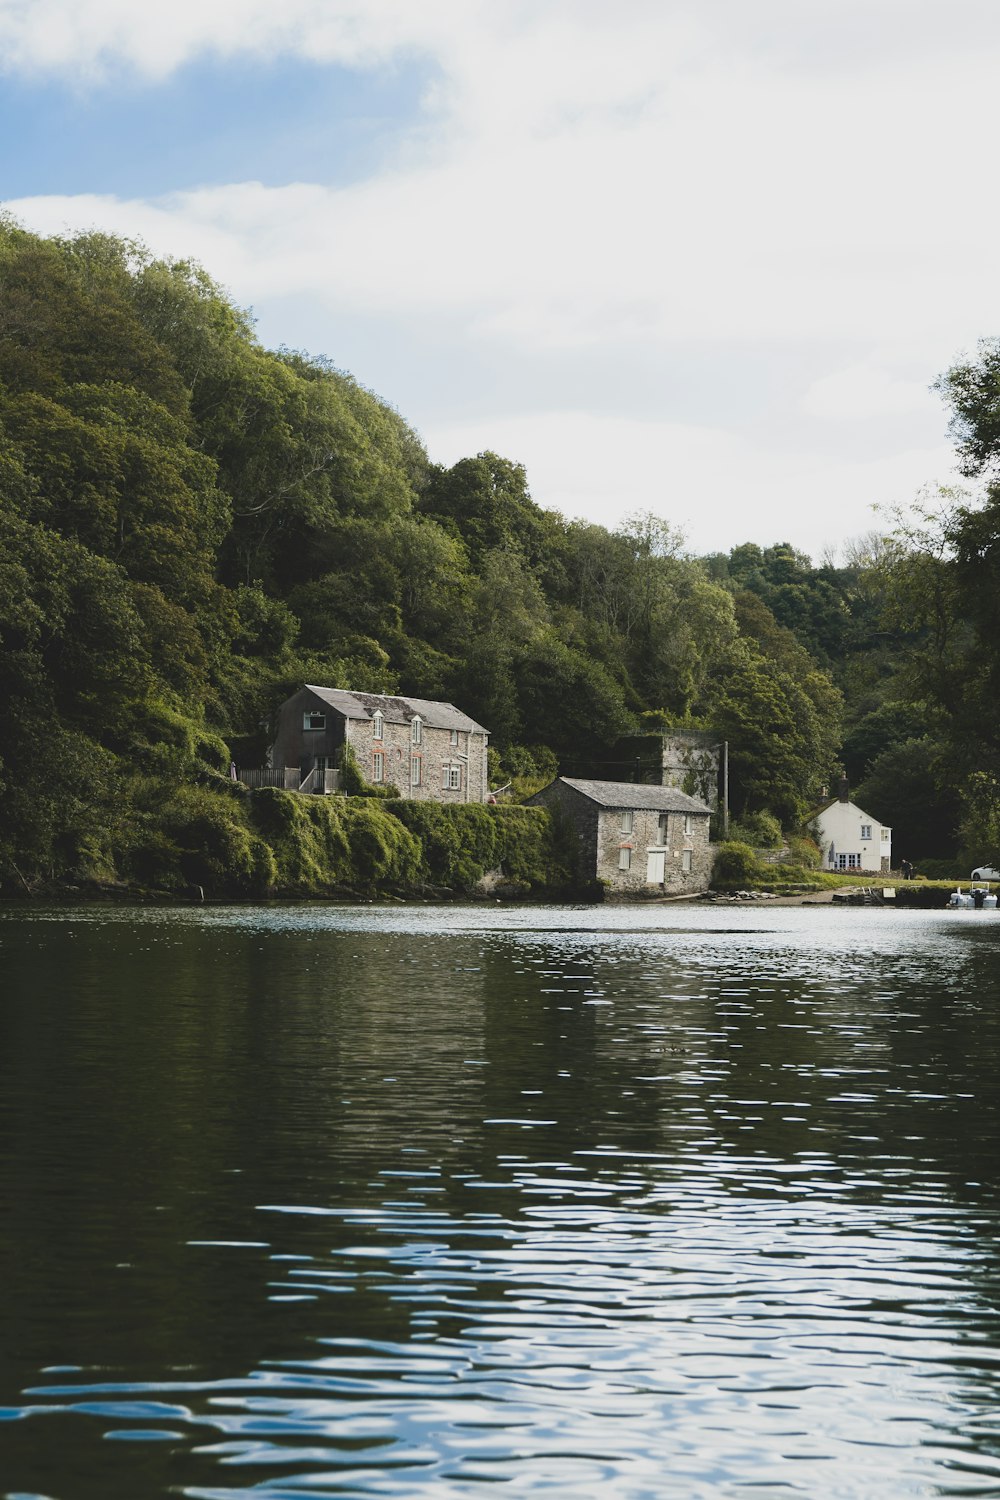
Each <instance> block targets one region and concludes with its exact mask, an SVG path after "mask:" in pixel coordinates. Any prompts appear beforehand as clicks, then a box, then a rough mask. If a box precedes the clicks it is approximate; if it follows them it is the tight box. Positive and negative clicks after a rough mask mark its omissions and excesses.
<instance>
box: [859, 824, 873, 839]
mask: <svg viewBox="0 0 1000 1500" xmlns="http://www.w3.org/2000/svg"><path fill="white" fill-rule="evenodd" d="M871 836H872V825H871V824H870V823H862V825H861V837H862V838H863V839H870V838H871Z"/></svg>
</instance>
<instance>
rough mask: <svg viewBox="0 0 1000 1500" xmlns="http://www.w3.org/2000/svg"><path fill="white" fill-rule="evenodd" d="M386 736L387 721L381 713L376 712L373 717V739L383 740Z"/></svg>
mask: <svg viewBox="0 0 1000 1500" xmlns="http://www.w3.org/2000/svg"><path fill="white" fill-rule="evenodd" d="M384 738H385V721H384V719H383V718H382V715H381V713H376V714H375V717H374V719H372V739H375V740H381V739H384Z"/></svg>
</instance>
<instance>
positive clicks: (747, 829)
mask: <svg viewBox="0 0 1000 1500" xmlns="http://www.w3.org/2000/svg"><path fill="white" fill-rule="evenodd" d="M729 836H730V840H731V841H732V842H734V843H742V844H749V845H750V847H751V848H752V849H778V848H780V847H781V824H780V823H779V822H778V820H777V818H776V817H775V816H774V814H773V813H769V812H747V813H744V814H743V816H742V817H741V818H738V819H737V820H736V821H735V822H733V823H731V824H730V829H729Z"/></svg>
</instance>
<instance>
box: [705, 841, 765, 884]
mask: <svg viewBox="0 0 1000 1500" xmlns="http://www.w3.org/2000/svg"><path fill="white" fill-rule="evenodd" d="M760 878H761V873H760V867H759V866H758V864H757V856H756V855H755V854H754V852H753V850H752V849H751V847H750V845H749V844H744V843H740V842H739V841H738V840H736V839H733V840H731V841H730V842H729V843H726V844H720V845H719V847H718V850H717V852H716V855H715V864H714V866H713V867H712V884H713V885H715V886H745V885H753V884H754V883H755V882H756V881H758V880H759V879H760Z"/></svg>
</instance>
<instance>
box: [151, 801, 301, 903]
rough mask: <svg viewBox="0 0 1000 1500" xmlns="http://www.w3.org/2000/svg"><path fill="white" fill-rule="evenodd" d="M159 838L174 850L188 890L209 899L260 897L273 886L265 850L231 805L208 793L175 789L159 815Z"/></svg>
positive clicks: (271, 863) (270, 857)
mask: <svg viewBox="0 0 1000 1500" xmlns="http://www.w3.org/2000/svg"><path fill="white" fill-rule="evenodd" d="M162 833H163V835H165V837H166V839H167V840H169V841H170V842H172V843H173V844H175V845H176V847H177V849H178V851H179V857H178V863H179V867H180V871H181V874H182V875H183V876H184V879H185V880H187V881H188V882H189V883H190V884H192V885H201V886H204V887H205V888H206V890H208V891H210V892H212V893H213V894H218V893H223V892H227V891H239V892H242V893H247V894H250V893H253V894H260V893H262V892H263V891H266V890H267V889H268V888H269V887H270V886H272V885H273V884H274V880H275V875H276V873H277V871H276V865H275V860H274V855H273V853H272V851H271V849H270V848H269V847H268V845H267V844H266V843H265V842H264V840H263V839H262V838H260V837H259V836H258V835H257V834H256V833H254V832H253V831H252V830H251V829H250V828H248V827H247V826H246V824H245V823H244V822H243V821H242V820H241V818H240V817H239V816H238V809H237V808H236V807H235V805H234V804H233V803H232V802H230V801H228V800H225V801H224V800H223V799H222V798H220V797H218V796H216V795H215V794H214V793H212V792H209V791H205V790H202V789H201V788H199V787H191V786H185V787H180V788H178V790H177V792H176V793H175V794H174V796H173V798H172V799H171V801H170V802H169V803H168V804H167V806H166V808H165V809H164V814H163V819H162ZM162 847H163V846H162V844H161V849H162Z"/></svg>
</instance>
